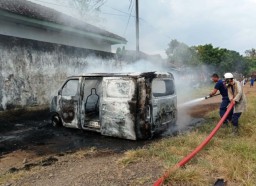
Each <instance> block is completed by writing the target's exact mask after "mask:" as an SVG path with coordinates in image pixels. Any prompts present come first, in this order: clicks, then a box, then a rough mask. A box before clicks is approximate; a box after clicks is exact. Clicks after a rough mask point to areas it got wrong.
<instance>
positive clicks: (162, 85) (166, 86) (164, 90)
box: [152, 79, 174, 97]
mask: <svg viewBox="0 0 256 186" xmlns="http://www.w3.org/2000/svg"><path fill="white" fill-rule="evenodd" d="M152 93H153V96H154V97H161V96H169V95H172V94H174V83H173V81H172V80H164V79H154V80H153V82H152Z"/></svg>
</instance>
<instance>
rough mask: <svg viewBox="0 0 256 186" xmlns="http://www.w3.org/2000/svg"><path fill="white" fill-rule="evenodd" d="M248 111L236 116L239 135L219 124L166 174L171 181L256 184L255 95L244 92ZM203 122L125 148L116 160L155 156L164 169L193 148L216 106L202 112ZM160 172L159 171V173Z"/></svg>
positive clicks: (216, 117)
mask: <svg viewBox="0 0 256 186" xmlns="http://www.w3.org/2000/svg"><path fill="white" fill-rule="evenodd" d="M247 99H248V111H247V112H245V113H243V114H242V116H241V118H240V121H239V122H240V135H239V136H233V135H232V134H231V127H229V128H220V130H219V131H218V132H217V134H216V135H215V137H214V138H213V139H212V140H211V141H210V143H209V144H208V145H207V146H206V147H205V148H204V149H203V150H202V151H201V152H199V153H198V154H197V155H196V156H195V157H194V158H193V159H192V160H191V161H190V162H188V163H187V164H186V166H185V168H180V169H178V170H176V171H175V172H173V173H172V174H171V175H170V177H169V178H168V181H169V183H172V184H173V185H213V183H214V182H215V181H216V179H217V178H224V179H225V180H227V181H228V185H247V186H252V185H255V184H256V143H255V142H256V123H255V116H256V97H255V95H253V93H252V92H251V93H249V94H247ZM205 119H206V122H205V124H204V125H203V126H201V127H199V128H197V129H195V130H194V131H192V132H190V133H187V134H183V135H180V136H177V137H169V138H165V139H162V140H160V141H157V142H154V143H153V144H151V145H150V146H148V147H145V148H143V149H139V150H135V151H128V152H126V153H125V155H124V157H123V158H122V159H121V160H120V162H121V163H123V165H127V164H129V163H136V162H137V161H140V160H141V159H151V158H157V159H159V161H160V162H161V163H162V165H163V166H164V170H167V169H168V168H170V167H172V166H174V165H175V164H176V163H178V162H179V161H180V160H181V159H182V158H183V157H185V156H186V155H188V154H189V153H190V152H191V151H193V150H194V148H195V147H197V146H198V145H199V144H200V143H201V142H202V141H203V140H204V139H205V138H206V137H207V136H208V134H209V133H210V132H211V131H212V129H213V128H214V127H215V125H216V124H217V122H218V121H219V115H218V110H215V111H213V112H211V113H209V114H208V115H207V116H206V118H205ZM162 174H163V172H159V176H161V175H162Z"/></svg>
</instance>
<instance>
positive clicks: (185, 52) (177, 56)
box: [166, 40, 200, 65]
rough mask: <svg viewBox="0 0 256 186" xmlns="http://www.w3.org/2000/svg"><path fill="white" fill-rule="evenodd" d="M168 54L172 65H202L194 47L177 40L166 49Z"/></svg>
mask: <svg viewBox="0 0 256 186" xmlns="http://www.w3.org/2000/svg"><path fill="white" fill-rule="evenodd" d="M166 54H167V56H168V59H169V61H170V63H172V64H179V65H196V64H200V61H199V60H198V57H197V54H196V50H195V48H194V47H189V46H188V45H186V44H185V43H181V42H179V41H177V40H172V41H171V42H170V43H169V47H168V48H167V49H166Z"/></svg>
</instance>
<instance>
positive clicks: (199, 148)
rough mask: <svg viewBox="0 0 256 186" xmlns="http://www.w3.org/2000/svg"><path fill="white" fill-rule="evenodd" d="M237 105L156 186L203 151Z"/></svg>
mask: <svg viewBox="0 0 256 186" xmlns="http://www.w3.org/2000/svg"><path fill="white" fill-rule="evenodd" d="M234 105H235V103H234V102H231V103H230V104H229V106H228V108H227V111H226V112H225V114H224V115H223V116H222V118H221V119H220V121H219V123H218V124H217V125H216V127H215V128H214V129H213V130H212V132H211V133H210V134H209V136H208V137H207V138H205V140H204V141H203V142H202V143H201V144H200V145H199V146H197V148H196V149H195V150H194V151H193V152H191V153H190V154H189V155H187V156H186V157H185V158H183V159H182V160H181V161H180V162H179V163H177V164H176V165H175V166H174V167H172V168H170V169H169V170H167V171H166V172H165V173H164V175H163V176H162V177H161V178H159V179H158V180H157V181H156V182H155V183H154V186H161V185H162V184H163V183H164V181H165V179H166V178H168V177H169V176H170V174H171V173H172V172H174V171H175V170H177V169H178V168H179V167H182V166H184V165H185V164H186V163H187V162H188V161H189V160H191V159H192V158H193V157H194V156H195V155H196V154H197V153H198V152H199V151H201V150H202V149H203V148H204V147H205V145H207V144H208V143H209V141H210V140H211V139H212V138H213V136H214V135H215V134H216V132H217V131H218V130H219V128H220V127H221V125H222V124H223V122H224V121H225V120H226V118H227V117H228V114H229V113H230V111H231V109H232V108H233V107H234Z"/></svg>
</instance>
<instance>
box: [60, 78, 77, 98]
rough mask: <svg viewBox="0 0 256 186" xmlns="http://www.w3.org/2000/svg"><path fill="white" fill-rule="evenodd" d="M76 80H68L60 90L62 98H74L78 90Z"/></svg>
mask: <svg viewBox="0 0 256 186" xmlns="http://www.w3.org/2000/svg"><path fill="white" fill-rule="evenodd" d="M78 83H79V81H78V79H71V80H69V81H68V82H67V83H66V84H65V85H64V87H63V88H62V96H75V95H76V93H77V89H78Z"/></svg>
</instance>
